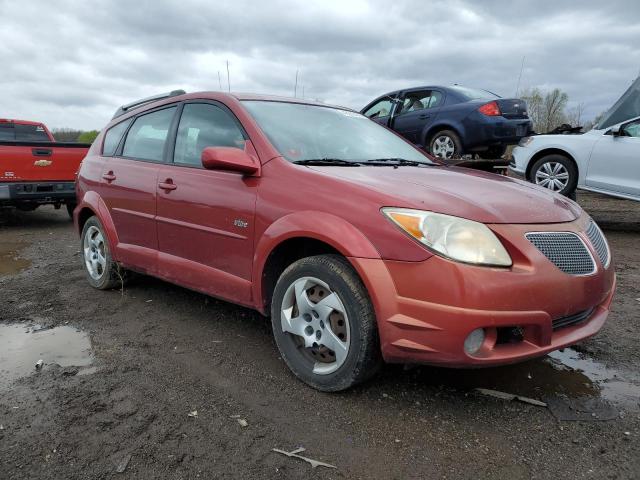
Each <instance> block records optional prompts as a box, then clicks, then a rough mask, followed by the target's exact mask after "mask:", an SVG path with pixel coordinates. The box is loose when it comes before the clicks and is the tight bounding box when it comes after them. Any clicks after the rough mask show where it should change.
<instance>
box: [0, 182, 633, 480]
mask: <svg viewBox="0 0 640 480" xmlns="http://www.w3.org/2000/svg"><path fill="white" fill-rule="evenodd" d="M579 201H580V203H582V204H583V206H584V207H585V208H586V209H587V210H588V211H589V212H590V213H591V214H592V215H593V216H594V217H595V218H596V219H597V220H598V221H599V222H600V223H601V225H602V226H603V228H604V229H605V233H606V234H607V237H608V238H609V241H610V244H611V247H612V250H613V253H614V256H615V259H616V262H617V272H618V280H619V288H618V294H617V296H616V298H615V301H614V304H613V310H612V313H611V316H610V319H609V321H608V323H607V324H606V326H605V327H604V329H603V330H602V331H601V333H600V334H599V335H598V336H597V337H595V338H593V339H591V340H588V341H585V342H583V343H581V344H580V345H578V346H577V347H576V350H565V352H564V353H559V354H556V355H555V360H554V359H542V360H535V361H531V362H527V363H524V364H521V365H518V366H512V367H503V368H493V369H487V370H471V371H469V370H462V371H448V370H441V369H435V368H428V367H418V368H412V369H405V368H402V367H399V366H392V365H390V366H386V367H385V368H384V369H383V371H382V372H381V373H380V375H378V376H377V377H376V378H375V379H374V380H372V381H370V382H369V383H367V384H365V385H362V386H360V387H357V388H355V389H353V390H350V391H348V392H345V393H341V394H323V393H318V392H316V391H313V390H311V389H309V388H308V387H306V386H304V385H303V384H301V383H300V382H298V381H297V380H296V379H295V378H294V377H293V376H292V375H291V374H290V373H289V372H288V371H287V369H286V367H285V366H284V364H283V362H282V361H281V359H280V358H279V357H278V354H277V350H276V347H275V345H274V342H273V340H272V337H271V333H270V326H269V322H268V321H266V320H265V318H263V317H261V316H260V315H259V314H257V313H254V312H252V311H250V310H247V309H245V308H241V307H237V306H234V305H231V304H228V303H225V302H221V301H217V300H214V299H212V298H208V297H205V296H204V295H200V294H197V293H194V292H191V291H188V290H185V289H183V288H180V287H176V286H174V285H170V284H167V283H164V282H161V281H158V280H154V279H151V278H146V277H141V278H139V279H138V280H137V281H136V282H135V283H133V284H132V285H130V286H127V287H126V288H125V289H124V290H123V291H118V290H114V291H109V292H100V291H96V290H93V289H92V288H91V287H89V285H88V283H87V282H86V281H85V279H84V274H83V271H82V268H81V265H80V256H79V243H78V238H77V235H76V234H75V232H74V231H73V230H72V226H71V223H70V221H69V219H68V218H67V215H66V212H63V211H55V210H53V209H52V208H42V209H40V210H38V211H36V212H31V213H11V214H7V213H6V212H5V213H4V214H3V215H2V217H1V220H0V221H1V223H2V224H1V225H0V349H2V348H4V349H5V350H4V353H5V355H7V356H10V358H12V359H13V361H9V360H7V359H6V358H5V360H4V365H2V364H0V479H2V480H4V479H23V478H24V479H52V478H55V479H65V480H66V479H76V478H82V479H93V478H101V479H102V478H139V479H151V478H166V479H181V478H184V479H186V478H203V479H212V478H244V479H258V478H260V479H262V478H296V479H297V478H301V479H302V478H304V479H312V478H366V479H379V478H380V479H409V478H411V479H414V478H415V479H418V478H420V479H423V478H450V479H458V478H473V479H478V478H483V479H484V478H508V479H520V478H594V479H602V478H619V479H623V478H625V479H626V478H629V479H630V478H640V405H639V403H638V402H639V401H640V400H639V399H638V392H639V391H640V390H639V385H640V380H638V375H640V373H639V370H640V369H639V366H640V352H639V348H638V346H639V345H640V313H639V310H640V248H639V247H640V228H639V226H640V204H639V203H633V202H629V201H623V200H613V199H608V198H606V197H601V196H597V195H592V194H582V195H579ZM3 327H4V330H2V328H3ZM43 327H44V328H45V330H40V331H37V330H38V329H41V328H43ZM48 327H58V329H55V328H53V329H52V330H47V328H48ZM60 327H65V330H61V329H60ZM71 327H73V328H71ZM34 330H36V331H34ZM47 332H50V333H49V334H47V335H48V337H47V336H45V333H47ZM73 332H76V333H77V336H78V339H75V340H74V338H75V337H73V335H72V333H73ZM56 335H57V336H56ZM66 335H71V336H70V337H67V336H66ZM3 336H4V339H3V338H2V337H3ZM13 336H16V339H18V337H20V338H21V336H24V337H25V338H23V339H22V340H23V341H24V344H23V343H20V342H19V341H18V340H16V341H13V343H11V342H8V341H7V339H9V338H13ZM47 338H49V339H50V338H58V340H59V343H58V345H57V347H56V348H58V350H61V351H58V350H56V353H52V352H54V350H51V349H49V347H46V346H42V345H44V344H45V343H46V342H47V341H48V340H47ZM87 338H88V339H89V340H90V346H91V348H90V350H87V348H88V345H89V344H88V343H87V344H85V343H82V342H86V339H87ZM33 339H39V341H40V342H41V343H40V344H34V343H33ZM82 339H84V340H82ZM3 340H4V345H3V343H2V342H3ZM16 342H17V343H16ZM29 342H31V343H29ZM65 342H68V343H65ZM9 343H11V345H8V344H9ZM34 345H35V346H34ZM24 349H27V350H28V351H26V353H25V351H23V350H24ZM29 349H30V350H29ZM76 350H78V351H76ZM20 352H22V353H25V355H22V354H21V353H20ZM65 353H68V355H67V356H65ZM79 353H80V357H81V358H78V354H79ZM2 354H3V352H2V350H0V358H2ZM21 355H22V356H21ZM23 357H24V358H23ZM38 358H42V359H43V361H44V367H43V369H42V371H40V372H39V373H38V372H36V371H35V370H34V368H33V363H35V361H36V360H37V359H38ZM20 362H22V364H21V365H18V364H20ZM55 363H60V364H62V365H63V366H61V367H59V366H57V365H55ZM74 364H76V365H78V366H77V367H73V365H74ZM89 364H90V365H91V366H90V367H88V365H89ZM12 365H13V366H12ZM15 365H18V366H17V367H16V366H15ZM25 365H26V367H25ZM14 367H15V368H14ZM21 369H22V370H21ZM581 370H583V371H581ZM26 373H29V375H26V376H24V375H25V374H26ZM20 375H23V376H21V378H16V377H18V376H20ZM475 387H486V388H493V389H497V390H500V391H504V392H510V393H516V394H521V395H525V396H528V397H531V398H535V399H538V400H549V401H550V402H556V404H557V402H560V405H564V406H568V407H570V408H574V410H572V411H573V412H574V413H575V412H576V411H577V410H576V408H577V409H578V410H580V411H579V412H578V413H580V414H581V418H582V419H581V420H580V421H561V420H558V418H557V415H558V411H557V409H556V410H552V409H550V408H544V407H540V406H533V405H529V404H525V403H521V402H517V401H515V402H508V401H505V400H499V399H495V398H491V397H486V396H483V395H481V394H479V393H478V392H476V391H475V390H474V388H475ZM580 402H582V403H580ZM576 405H582V407H576ZM584 405H587V407H585V406H584ZM194 411H197V416H195V415H194V416H189V413H190V412H194ZM560 416H561V415H560ZM603 418H611V419H610V420H603ZM241 420H245V421H246V426H243V425H242V424H244V422H241ZM296 447H304V448H306V451H305V452H304V453H303V454H302V455H307V456H308V457H311V458H314V459H317V460H321V461H324V462H327V463H329V464H332V465H335V466H336V467H337V468H336V469H335V470H333V469H326V468H323V467H318V468H316V469H312V468H311V466H310V465H309V464H307V463H305V462H303V461H300V460H298V459H294V458H288V457H285V456H282V455H279V454H277V453H275V452H273V451H272V449H273V448H280V449H284V450H287V451H291V450H293V449H295V448H296ZM118 471H122V473H118Z"/></svg>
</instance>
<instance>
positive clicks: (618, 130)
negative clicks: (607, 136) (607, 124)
mask: <svg viewBox="0 0 640 480" xmlns="http://www.w3.org/2000/svg"><path fill="white" fill-rule="evenodd" d="M611 135H613V136H614V137H620V136H622V129H621V128H620V125H614V126H613V127H611Z"/></svg>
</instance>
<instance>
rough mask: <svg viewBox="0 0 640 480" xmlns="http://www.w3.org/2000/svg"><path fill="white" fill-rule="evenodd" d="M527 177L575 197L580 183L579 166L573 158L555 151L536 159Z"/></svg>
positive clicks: (543, 185)
mask: <svg viewBox="0 0 640 480" xmlns="http://www.w3.org/2000/svg"><path fill="white" fill-rule="evenodd" d="M527 179H528V180H529V181H530V182H532V183H535V184H536V185H539V186H541V187H544V188H547V189H549V190H551V191H552V192H557V193H560V194H562V195H565V196H567V197H574V196H575V191H576V186H577V185H578V168H577V166H576V164H575V163H574V162H573V160H571V159H569V158H567V157H566V156H564V155H560V154H557V153H553V154H550V155H546V156H544V157H542V158H539V159H538V160H536V162H535V163H534V164H533V165H532V166H531V170H530V172H529V173H528V174H527Z"/></svg>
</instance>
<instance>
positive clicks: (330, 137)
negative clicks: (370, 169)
mask: <svg viewBox="0 0 640 480" xmlns="http://www.w3.org/2000/svg"><path fill="white" fill-rule="evenodd" d="M243 104H244V106H245V107H246V108H247V110H249V112H250V113H251V115H252V116H253V117H254V118H255V120H256V121H257V122H258V124H259V125H260V127H261V128H262V130H263V131H264V133H265V134H266V135H267V137H268V138H269V140H270V141H271V143H272V144H273V146H274V147H276V149H278V151H279V152H280V153H281V154H282V155H283V156H284V157H285V158H286V159H287V160H289V161H290V162H303V161H313V160H318V161H333V163H335V164H344V165H348V163H347V162H352V163H354V164H355V163H357V162H367V161H371V160H378V161H379V160H381V159H383V160H397V161H403V160H404V161H412V162H419V163H427V164H431V163H432V162H431V161H430V160H429V158H428V157H427V156H426V155H424V154H422V153H421V152H420V151H419V150H417V149H416V148H414V147H413V146H411V145H410V144H408V143H407V142H405V141H404V140H402V139H401V138H399V137H398V136H397V135H395V134H394V133H392V132H390V131H389V130H387V129H386V128H384V127H381V126H380V125H378V124H377V123H375V122H373V121H372V120H369V119H368V118H366V117H365V116H363V115H360V114H359V113H355V112H351V111H348V110H341V109H338V108H332V107H325V106H319V105H306V104H298V103H287V102H274V101H263V100H245V101H243Z"/></svg>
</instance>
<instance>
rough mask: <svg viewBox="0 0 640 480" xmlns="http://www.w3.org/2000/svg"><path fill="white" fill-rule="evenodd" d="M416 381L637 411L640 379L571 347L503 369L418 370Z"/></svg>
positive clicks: (639, 396)
mask: <svg viewBox="0 0 640 480" xmlns="http://www.w3.org/2000/svg"><path fill="white" fill-rule="evenodd" d="M416 375H417V377H418V378H416V380H418V381H420V382H424V383H427V384H431V385H445V386H450V387H454V388H459V389H465V390H466V389H469V390H470V389H474V388H488V389H492V390H499V391H501V392H506V393H512V394H516V395H522V396H525V397H530V398H535V399H538V400H542V399H543V398H549V397H551V398H554V397H562V398H568V399H602V400H606V401H608V402H610V403H611V404H613V405H617V406H623V407H626V408H628V409H630V410H639V409H640V377H637V376H634V374H632V373H631V372H622V371H617V370H615V369H611V368H607V367H606V366H605V365H603V364H601V363H599V362H596V361H595V360H593V359H591V358H589V357H588V356H585V355H584V354H582V353H579V352H577V351H575V350H573V349H571V348H565V349H564V351H556V352H552V353H551V354H550V355H549V356H547V357H545V358H542V359H536V360H530V361H527V362H523V363H519V364H515V365H507V366H503V367H493V368H483V369H473V370H470V369H467V370H456V369H444V368H419V369H418V373H417V374H416Z"/></svg>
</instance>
